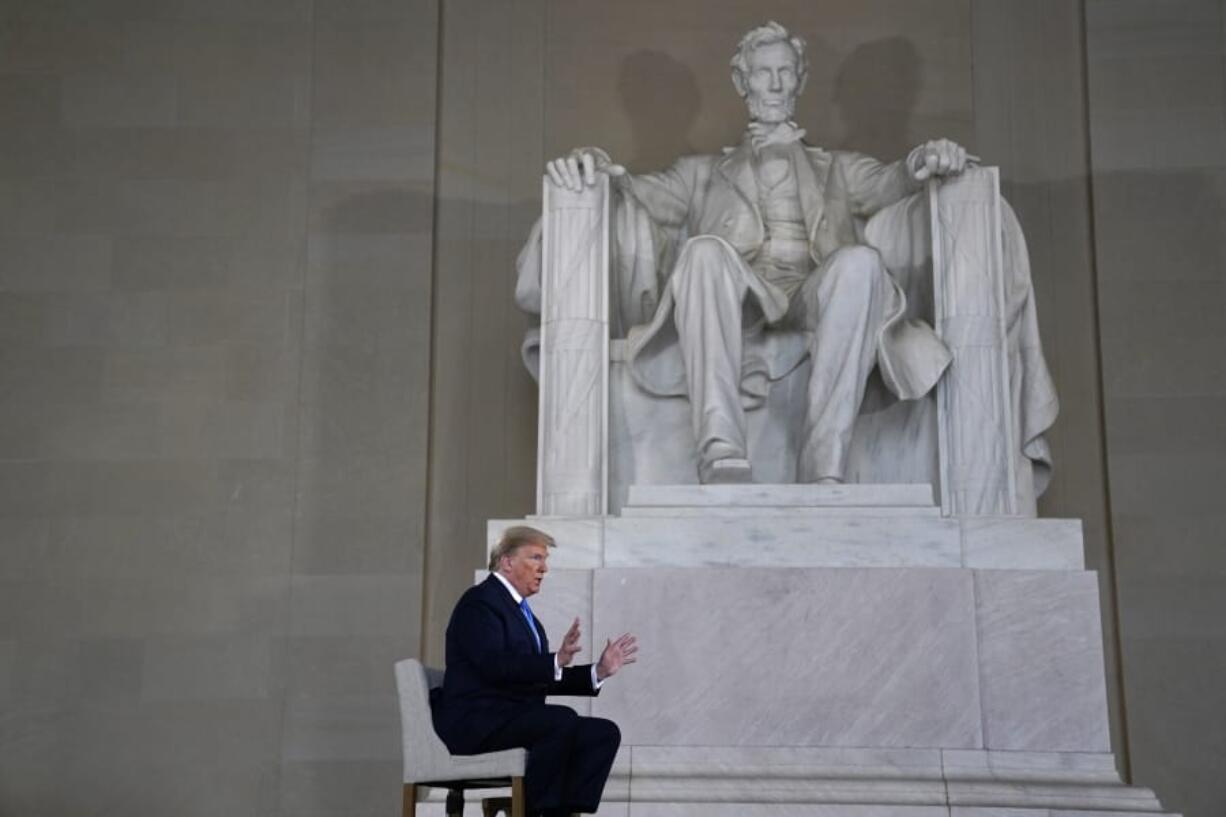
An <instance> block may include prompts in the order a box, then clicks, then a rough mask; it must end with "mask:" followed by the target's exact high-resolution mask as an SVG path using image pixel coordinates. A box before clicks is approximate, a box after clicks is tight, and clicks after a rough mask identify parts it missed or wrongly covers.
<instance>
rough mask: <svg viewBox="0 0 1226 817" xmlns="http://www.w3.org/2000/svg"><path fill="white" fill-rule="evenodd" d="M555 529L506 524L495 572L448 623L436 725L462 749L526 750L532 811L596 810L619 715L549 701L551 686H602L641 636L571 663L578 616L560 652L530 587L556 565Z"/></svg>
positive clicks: (576, 689)
mask: <svg viewBox="0 0 1226 817" xmlns="http://www.w3.org/2000/svg"><path fill="white" fill-rule="evenodd" d="M553 544H554V541H553V538H552V537H551V536H549V534H547V533H545V532H543V531H539V530H536V529H535V528H530V527H527V526H519V527H513V528H509V529H507V531H506V532H505V533H504V534H503V537H502V540H501V541H500V542H499V543H498V546H497V547H496V548H495V549H494V552H493V553H491V554H490V571H491V575H490V576H489V577H487V578H486V580H485V581H483V582H481V583H480V584H478V585H477V586H475V587H471V588H469V589H468V590H467V591H466V592H465V593H464V595H463V596H461V597H460V601H459V602H458V603H457V604H456V607H455V611H454V612H452V614H451V621H450V623H448V625H447V672H446V675H445V676H444V680H443V686H442V689H441V690H439V692H440V693H441V694H438V695H437V697H436V699H435V700H433V701H432V703H433V712H434V728H435V731H437V732H438V734H439V737H441V738H442V739H443V742H444V743H446V744H447V748H448V749H450V750H451V751H452V752H453V753H455V754H476V753H479V752H492V751H495V750H498V749H510V748H514V747H522V748H526V749H527V750H528V766H527V770H526V773H525V775H524V792H525V798H526V800H527V807H528V813H529V814H542V815H545V817H553V815H564V814H572V813H576V812H587V813H592V812H595V811H596V807H597V806H598V805H599V804H600V794H601V792H602V791H603V790H604V784H605V780H606V779H607V778H608V776H609V769H610V768H611V767H612V765H613V758H614V756H615V755H616V754H617V748H618V746H619V744H620V743H621V732H620V731H618V728H617V725H616V724H614V723H613V722H612V721H608V720H605V719H603V718H587V717H581V716H579V715H578V714H576V713H575V711H574V710H572V709H570V708H568V707H565V706H557V705H554V704H547V703H545V696H546V695H598V694H600V687H601V685H602V684H603V683H604V681H605V680H606V679H608V678H609V676H611V675H613V674H615V673H616V672H617V671H618V670H619V669H621V668H622V666H623V665H625V664H632V663H634V661H635V652H636V651H637V649H638V647H637V644H636V642H635V638H634V636H632V635H630V634H625V635H622V636H620V637H618V638H616V639H614V640H610V641H608V642H606V644H605V648H604V651H603V652H602V653H601V656H600V660H599V661H598V662H597V663H595V664H584V665H582V666H572V662H573V660H574V657H575V654H576V653H577V652H579V649H580V648H579V639H580V636H581V633H580V631H579V619H577V618H576V619H575V620H574V623H573V624H571V626H570V629H569V630H567V631H566V635H565V636H563V638H562V645H561V646H560V647H558V650H557V652H555V653H551V652H550V651H549V639H548V638H547V637H546V636H545V629H544V628H543V627H542V626H541V622H540V621H538V620H537V619H536V617H535V616H533V615H532V611H531V609H530V608H529V607H528V600H527V599H528V596H531V595H533V594H534V593H536V592H538V591H539V590H540V589H541V580H542V579H543V578H544V577H545V574H546V573H547V572H548V571H549V567H548V565H547V560H548V558H549V548H550V547H552V546H553Z"/></svg>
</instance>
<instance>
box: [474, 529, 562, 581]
mask: <svg viewBox="0 0 1226 817" xmlns="http://www.w3.org/2000/svg"><path fill="white" fill-rule="evenodd" d="M524 545H544V546H545V547H550V548H551V547H555V546H556V545H557V543H556V542H554V541H553V537H552V536H550V535H549V534H547V533H545V531H543V530H537V529H536V528H532V527H529V526H527V525H513V526H512V527H509V528H507V529H506V530H504V531H503V532H502V538H501V539H499V540H498V544H497V545H495V546H494V549H493V550H492V551H490V572H491V573H494V572H496V571H497V570H498V563H499V562H501V561H502V557H503V556H510V555H511V554H512V553H514V552H515V551H517V550H519V549H520V548H521V547H523V546H524Z"/></svg>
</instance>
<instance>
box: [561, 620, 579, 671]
mask: <svg viewBox="0 0 1226 817" xmlns="http://www.w3.org/2000/svg"><path fill="white" fill-rule="evenodd" d="M582 635H583V634H582V633H581V632H579V619H578V618H576V619H575V620H574V621H573V622H572V623H571V625H570V629H569V630H567V631H566V635H564V636H562V646H561V647H558V666H559V667H568V666H570V662H571V661H572V660H573V659H574V657H575V653H577V652H579V650H581V649H583V648H582V647H580V646H579V638H580V637H581V636H582Z"/></svg>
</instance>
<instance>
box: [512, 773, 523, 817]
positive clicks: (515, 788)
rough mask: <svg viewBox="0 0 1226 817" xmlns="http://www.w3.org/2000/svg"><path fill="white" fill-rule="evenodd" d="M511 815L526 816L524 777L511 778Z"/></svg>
mask: <svg viewBox="0 0 1226 817" xmlns="http://www.w3.org/2000/svg"><path fill="white" fill-rule="evenodd" d="M511 817H525V809H524V779H523V778H522V777H512V778H511Z"/></svg>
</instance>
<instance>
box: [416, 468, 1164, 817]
mask: <svg viewBox="0 0 1226 817" xmlns="http://www.w3.org/2000/svg"><path fill="white" fill-rule="evenodd" d="M832 487H833V488H835V490H829V489H827V490H818V489H817V488H827V486H761V485H754V486H720V487H713V486H688V485H686V486H649V487H648V488H645V489H643V490H641V491H640V490H635V491H634V492H633V494H632V495H628V496H627V500H629V503H628V504H627V505H626V506H625V507H624V508H623V515H622V516H620V517H617V516H610V517H567V518H550V517H535V518H528V519H525V520H510V519H508V520H491V521H490V524H489V539H490V544H491V546H492V545H493V543H494V542H495V541H496V540H497V538H498V536H499V535H500V533H501V531H502V529H503V528H505V527H506V526H508V525H511V524H525V523H526V524H530V525H535V526H536V527H539V528H542V529H544V530H546V531H548V532H550V533H551V534H552V535H553V536H555V537H556V539H557V548H556V549H555V550H554V551H553V553H552V555H551V558H550V568H551V570H550V572H549V575H548V576H547V577H546V579H545V583H544V585H543V586H542V589H541V592H540V594H539V595H538V596H536V597H534V598H533V602H532V604H533V609H534V610H535V611H536V613H537V615H538V616H539V617H540V618H541V620H542V621H543V622H544V624H545V627H546V628H547V630H548V631H549V632H550V633H551V634H553V635H554V636H555V637H557V636H558V635H559V634H560V633H562V632H564V631H565V629H566V627H568V626H569V624H570V622H571V621H572V620H573V619H574V618H575V617H578V618H579V620H580V623H581V625H582V627H583V631H584V643H583V652H581V653H580V660H581V661H584V660H592V659H593V658H595V657H596V655H597V653H598V650H599V647H600V645H602V644H603V643H604V639H606V638H609V637H614V636H616V635H618V634H620V633H623V632H633V633H635V634H636V635H637V636H638V637H639V641H640V652H639V661H638V662H637V663H636V664H634V665H632V666H629V667H626V668H625V669H624V670H623V672H622V673H621V674H619V675H618V676H616V677H615V678H613V679H611V680H610V681H609V682H608V683H607V684H606V685H605V687H604V688H603V690H602V691H601V694H600V695H599V697H597V698H594V699H590V700H589V699H561V698H559V699H556V700H557V702H559V703H562V702H566V703H570V704H571V705H573V706H575V707H576V709H578V710H579V711H580V712H584V713H590V714H592V715H597V716H601V717H607V718H611V719H612V720H614V721H616V722H617V723H618V725H619V726H620V728H621V730H622V735H623V743H622V751H621V754H620V755H619V758H618V761H617V765H616V767H615V769H614V774H613V776H612V777H611V778H610V781H609V786H608V788H607V790H606V792H605V797H604V801H603V803H602V806H601V809H600V812H599V813H600V814H602V815H613V816H614V817H699V815H702V817H710V815H717V816H719V815H727V817H734V815H735V817H744V815H751V816H753V817H797V815H800V816H801V817H806V816H807V817H1125V815H1132V817H1136V815H1137V814H1165V813H1166V812H1164V811H1163V810H1162V807H1161V805H1160V804H1159V803H1158V801H1157V800H1156V799H1155V797H1154V795H1153V793H1152V792H1151V791H1149V790H1147V789H1144V788H1139V787H1134V786H1127V785H1124V784H1122V783H1121V782H1120V780H1119V777H1118V775H1117V774H1116V771H1115V764H1114V759H1113V757H1112V755H1111V754H1110V745H1109V738H1108V725H1107V705H1106V687H1105V680H1104V671H1103V652H1102V632H1101V625H1100V613H1099V600H1098V585H1097V580H1096V578H1095V575H1094V574H1093V573H1092V572H1088V571H1085V570H1084V562H1083V558H1082V538H1081V524H1080V522H1079V521H1077V520H1059V519H1032V518H1022V517H990V518H989V517H983V518H976V517H964V518H957V517H953V518H950V517H941V516H935V515H928V514H927V511H929V510H930V509H931V508H932V507H933V506H932V498H931V497H932V495H931V490H930V489H929V488H928V486H926V485H902V486H892V485H876V486H843V487H844V488H850V489H851V490H838V488H839V486H832ZM862 489H863V490H862ZM794 503H795V504H794ZM798 509H803V511H804V512H794V511H797V510H798ZM483 576H484V573H481V574H479V575H478V578H480V577H483ZM431 805H432V804H431ZM427 813H428V812H427Z"/></svg>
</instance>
